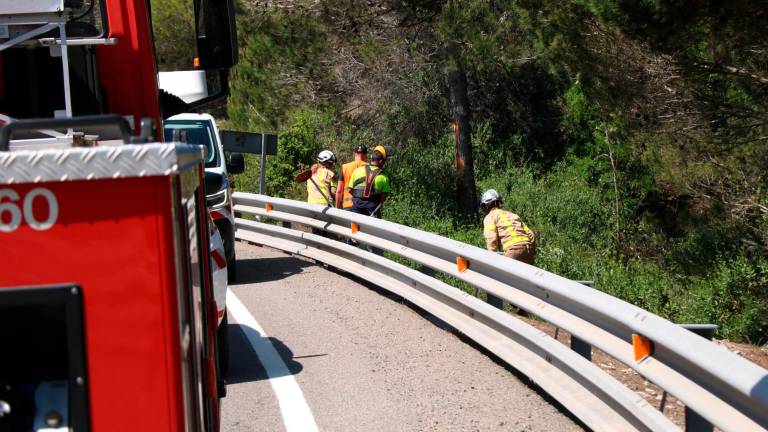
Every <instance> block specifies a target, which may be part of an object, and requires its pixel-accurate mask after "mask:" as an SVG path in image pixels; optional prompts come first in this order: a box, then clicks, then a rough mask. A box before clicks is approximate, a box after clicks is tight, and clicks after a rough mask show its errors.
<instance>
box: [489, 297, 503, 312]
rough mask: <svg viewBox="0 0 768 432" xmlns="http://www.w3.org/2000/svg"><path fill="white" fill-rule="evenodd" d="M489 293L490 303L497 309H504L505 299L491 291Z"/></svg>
mask: <svg viewBox="0 0 768 432" xmlns="http://www.w3.org/2000/svg"><path fill="white" fill-rule="evenodd" d="M487 295H488V304H489V305H491V306H493V307H495V308H497V309H504V300H502V299H501V298H500V297H496V296H495V295H493V294H491V293H487Z"/></svg>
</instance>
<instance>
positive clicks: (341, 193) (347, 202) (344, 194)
mask: <svg viewBox="0 0 768 432" xmlns="http://www.w3.org/2000/svg"><path fill="white" fill-rule="evenodd" d="M354 154H355V160H353V161H352V162H347V163H345V164H344V165H342V166H341V171H339V187H338V188H337V189H336V208H343V209H345V210H349V209H350V208H352V194H351V193H349V191H348V190H347V187H346V186H347V185H348V184H349V179H351V178H352V173H353V172H355V170H356V169H358V168H360V167H361V166H364V165H368V161H367V159H368V148H366V147H365V145H363V144H358V145H356V146H355V150H354Z"/></svg>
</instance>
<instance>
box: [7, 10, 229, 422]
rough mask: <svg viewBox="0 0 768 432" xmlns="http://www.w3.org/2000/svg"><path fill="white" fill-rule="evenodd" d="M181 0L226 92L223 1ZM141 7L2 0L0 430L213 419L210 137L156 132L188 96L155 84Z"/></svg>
mask: <svg viewBox="0 0 768 432" xmlns="http://www.w3.org/2000/svg"><path fill="white" fill-rule="evenodd" d="M189 1H190V5H189V6H190V8H194V13H195V22H196V28H195V31H196V34H195V36H194V37H196V39H197V57H198V58H199V63H200V67H201V68H202V69H204V70H206V71H208V72H213V75H214V76H217V77H218V78H219V80H220V81H221V83H220V87H221V89H222V91H221V92H222V93H223V92H225V91H226V87H227V83H226V77H227V71H228V69H229V68H230V67H232V66H233V65H234V64H235V62H236V61H237V48H236V44H235V41H236V37H235V27H234V9H233V4H232V0H189ZM150 19H151V15H150V11H149V3H148V0H24V1H2V2H0V113H2V117H0V120H2V121H3V122H4V123H6V124H5V126H3V127H2V129H0V335H2V336H0V432H4V431H28V430H33V431H43V430H45V431H70V430H71V431H76V432H80V431H89V430H94V431H155V430H162V431H169V430H174V431H177V430H178V431H181V430H184V431H202V430H205V431H215V430H218V428H219V418H218V415H219V405H218V403H219V397H220V396H222V395H223V392H224V386H223V385H222V384H223V381H222V380H221V379H220V377H219V376H218V371H217V365H216V362H217V356H216V332H215V330H216V328H215V327H216V322H217V317H216V305H215V302H214V299H213V294H212V281H211V268H210V259H209V257H210V244H209V240H208V239H209V235H208V223H209V222H208V217H207V214H206V209H205V192H204V184H203V183H204V182H203V165H202V160H203V154H202V152H203V150H202V148H200V147H198V146H188V145H184V144H180V143H162V142H160V141H162V139H163V133H162V127H161V126H162V121H163V118H167V117H169V116H171V115H173V114H175V113H176V112H181V111H189V110H190V109H191V108H193V107H190V106H189V105H186V104H184V103H183V102H181V101H180V99H178V98H174V97H173V96H172V95H167V94H160V93H159V92H158V86H157V66H156V62H155V57H154V48H153V39H152V38H153V36H152V31H151V29H152V27H151V21H150ZM192 57H194V53H191V55H190V60H191V58H192ZM215 97H216V95H214V96H211V97H207V98H205V99H203V100H200V101H198V102H197V104H202V103H205V102H208V101H210V100H211V99H213V98H215Z"/></svg>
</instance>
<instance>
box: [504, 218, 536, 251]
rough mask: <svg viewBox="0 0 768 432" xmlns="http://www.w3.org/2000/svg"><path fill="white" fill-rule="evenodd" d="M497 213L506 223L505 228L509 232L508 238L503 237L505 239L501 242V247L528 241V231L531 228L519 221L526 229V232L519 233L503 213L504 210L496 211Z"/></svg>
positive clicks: (505, 247)
mask: <svg viewBox="0 0 768 432" xmlns="http://www.w3.org/2000/svg"><path fill="white" fill-rule="evenodd" d="M498 215H499V217H500V218H501V220H502V221H503V222H504V223H505V224H506V227H505V229H506V230H507V233H508V234H509V238H508V239H505V240H506V241H503V242H502V243H501V247H502V248H503V249H507V248H508V247H511V246H515V245H518V244H521V243H530V242H531V238H530V234H529V233H530V232H531V230H530V229H529V228H528V227H527V226H526V225H525V224H524V223H523V222H522V221H521V222H520V224H521V225H522V226H523V230H524V231H526V234H519V233H518V232H517V231H515V229H514V228H513V227H512V222H511V221H510V220H509V219H508V218H507V217H506V216H505V215H504V212H502V211H498Z"/></svg>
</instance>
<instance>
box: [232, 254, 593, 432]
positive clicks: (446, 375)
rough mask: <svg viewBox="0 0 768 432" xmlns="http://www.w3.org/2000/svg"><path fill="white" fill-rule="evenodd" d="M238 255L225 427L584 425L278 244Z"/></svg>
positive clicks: (395, 302) (398, 310)
mask: <svg viewBox="0 0 768 432" xmlns="http://www.w3.org/2000/svg"><path fill="white" fill-rule="evenodd" d="M237 257H238V261H239V262H238V273H239V274H238V277H239V280H238V282H237V283H235V284H233V285H230V290H231V293H233V294H234V295H233V296H230V298H228V306H229V314H230V315H229V329H228V330H229V337H230V362H231V363H230V373H229V376H228V377H227V381H228V386H227V392H228V395H227V397H226V398H225V399H224V400H223V405H222V430H223V431H227V432H234V431H283V430H290V431H294V430H297V431H298V430H301V431H304V430H312V429H313V428H314V427H316V428H317V430H321V431H370V432H376V431H548V432H555V431H558V432H559V431H574V430H582V429H581V427H580V426H578V425H577V424H576V423H574V421H573V420H571V419H570V418H569V417H568V416H567V415H566V414H564V413H562V412H561V411H558V409H557V408H555V407H554V406H553V405H552V404H550V403H549V402H547V401H546V400H545V399H544V398H543V397H542V396H541V395H540V394H539V393H537V392H536V391H535V390H533V389H532V388H531V387H529V386H527V385H526V384H525V383H523V382H521V381H520V379H518V378H517V377H516V376H515V375H514V374H512V373H510V371H508V370H507V369H505V368H504V367H503V366H501V365H499V364H497V363H496V362H494V361H493V360H492V359H490V358H489V357H488V356H486V355H485V354H483V353H482V352H480V351H478V350H477V349H476V348H475V347H473V346H471V345H470V344H468V343H466V342H464V341H462V340H461V339H460V338H459V337H457V336H456V335H455V334H453V333H452V332H450V331H448V330H445V329H443V328H441V326H440V323H438V322H434V320H430V319H429V317H424V316H422V315H421V314H420V313H419V312H418V311H416V310H414V309H412V308H411V307H409V306H407V305H405V304H403V302H402V301H401V300H400V299H399V298H397V297H394V296H388V295H386V293H385V292H381V291H379V290H377V289H374V288H373V287H372V286H366V285H364V284H361V283H359V282H358V281H355V280H354V279H351V278H348V277H346V276H345V275H343V274H341V273H336V272H333V271H330V270H327V269H324V268H323V267H322V266H319V265H315V264H314V263H312V262H310V261H307V260H303V259H299V258H293V257H290V256H288V255H286V254H284V253H282V252H279V251H276V250H273V249H270V248H266V247H264V248H261V247H256V246H252V245H248V244H246V243H241V242H238V245H237ZM233 299H236V300H233ZM238 300H239V302H240V303H241V304H242V306H244V308H242V309H238V308H236V307H233V306H232V305H230V302H232V301H238ZM254 347H255V348H254ZM270 347H274V351H271V352H272V353H275V352H276V353H277V355H274V356H271V355H270V354H269V352H270V350H271V348H270ZM265 349H266V351H263V350H265ZM256 350H259V352H260V353H261V354H260V355H257V354H256ZM265 353H266V354H265ZM280 359H282V362H280ZM283 364H284V365H283Z"/></svg>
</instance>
